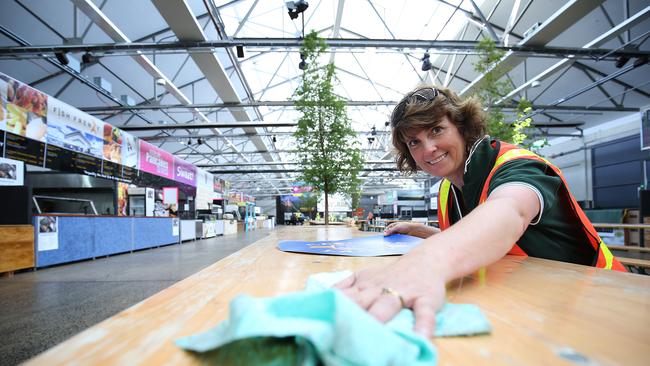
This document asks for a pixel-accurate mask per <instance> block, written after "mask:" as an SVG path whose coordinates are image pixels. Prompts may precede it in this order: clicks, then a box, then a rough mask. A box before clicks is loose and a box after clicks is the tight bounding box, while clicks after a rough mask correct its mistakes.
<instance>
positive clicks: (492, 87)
mask: <svg viewBox="0 0 650 366" xmlns="http://www.w3.org/2000/svg"><path fill="white" fill-rule="evenodd" d="M476 49H477V51H479V55H480V58H479V60H478V61H477V62H476V63H475V64H474V70H476V71H477V72H479V73H483V74H484V76H483V80H482V82H481V83H480V84H479V85H478V86H477V87H476V90H475V91H474V96H476V97H477V98H479V99H480V100H481V102H482V103H483V106H484V108H485V119H486V123H487V133H488V134H489V135H490V136H491V137H496V138H498V139H499V140H502V141H507V142H511V143H513V144H518V145H524V146H525V144H524V141H525V140H526V138H527V135H526V133H525V129H526V128H528V127H530V125H531V123H532V119H531V118H530V117H529V114H530V111H531V110H532V103H531V102H530V101H528V100H526V99H525V98H521V99H520V100H519V102H518V103H517V107H516V111H515V114H516V115H517V118H516V119H515V121H514V122H512V123H507V122H506V121H505V113H503V108H502V107H501V106H500V105H498V104H497V101H499V100H501V99H502V98H503V97H504V96H505V95H507V94H508V93H510V91H512V87H511V84H510V83H509V82H508V81H507V80H499V79H500V74H499V73H497V72H495V65H497V64H496V63H497V62H498V61H499V60H501V58H502V57H503V55H504V54H505V51H503V50H501V49H499V48H497V47H496V43H495V42H494V41H493V40H491V39H489V38H484V39H483V40H481V41H479V43H478V45H477V46H476Z"/></svg>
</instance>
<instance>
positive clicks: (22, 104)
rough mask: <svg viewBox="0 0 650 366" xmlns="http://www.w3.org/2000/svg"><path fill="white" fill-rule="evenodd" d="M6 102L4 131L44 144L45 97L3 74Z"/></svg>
mask: <svg viewBox="0 0 650 366" xmlns="http://www.w3.org/2000/svg"><path fill="white" fill-rule="evenodd" d="M0 78H2V79H3V80H4V82H5V83H6V88H5V90H6V102H3V104H5V106H4V108H5V110H4V111H3V114H6V115H5V116H4V120H5V123H4V130H6V131H7V132H11V133H13V134H16V135H20V136H24V137H28V138H30V139H34V140H39V141H43V142H45V140H46V138H47V99H48V98H47V95H46V94H43V93H41V92H40V91H38V90H36V89H34V88H32V87H30V86H29V85H26V84H23V83H21V82H19V81H17V80H14V79H12V78H10V77H8V76H6V75H4V74H1V75H0Z"/></svg>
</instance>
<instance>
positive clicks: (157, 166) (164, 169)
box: [140, 140, 174, 179]
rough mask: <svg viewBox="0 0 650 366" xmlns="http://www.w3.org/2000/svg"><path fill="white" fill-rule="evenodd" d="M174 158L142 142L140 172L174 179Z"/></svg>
mask: <svg viewBox="0 0 650 366" xmlns="http://www.w3.org/2000/svg"><path fill="white" fill-rule="evenodd" d="M173 169H174V156H173V155H172V154H170V153H168V152H167V151H165V150H162V149H159V148H157V147H155V146H153V145H151V144H150V143H148V142H146V141H143V140H140V170H142V171H145V172H148V173H151V174H155V175H158V176H161V177H164V178H168V179H174V172H173Z"/></svg>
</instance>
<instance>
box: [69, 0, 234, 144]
mask: <svg viewBox="0 0 650 366" xmlns="http://www.w3.org/2000/svg"><path fill="white" fill-rule="evenodd" d="M72 2H73V4H75V5H76V6H77V7H78V8H79V9H81V11H83V12H84V14H86V16H87V17H88V18H90V19H91V20H92V21H93V22H94V23H95V24H97V26H98V27H99V28H100V29H102V30H103V31H104V32H105V33H106V34H107V35H108V36H109V37H110V38H111V39H113V40H115V41H116V42H123V43H125V44H129V43H130V42H131V41H130V40H129V38H128V37H127V36H126V35H125V34H124V33H123V32H122V31H121V30H120V29H119V28H117V26H116V25H115V24H113V22H111V20H110V19H108V17H107V16H106V15H105V14H104V13H103V12H102V11H101V10H100V9H99V8H97V6H96V5H95V4H94V3H93V2H92V1H90V0H72ZM195 22H196V21H195ZM133 59H134V61H135V62H137V63H138V64H139V65H140V66H141V67H142V68H143V69H144V70H145V71H147V73H149V75H151V76H153V77H154V78H160V79H163V80H164V81H165V89H167V91H168V92H169V93H170V94H171V95H173V96H174V97H175V98H176V99H177V100H178V101H179V102H181V103H182V104H184V105H187V104H190V103H191V101H190V100H189V99H188V98H187V97H186V96H185V94H183V92H182V91H180V90H179V89H178V88H177V87H176V85H174V83H173V82H172V81H171V80H169V78H167V76H166V75H165V74H163V72H162V71H160V69H158V68H157V67H156V65H154V64H153V63H152V62H151V61H150V60H149V59H148V58H147V57H146V56H144V55H142V54H136V55H134V56H133ZM190 109H192V108H190ZM192 112H193V113H195V114H196V115H197V116H198V117H200V118H201V119H203V120H204V121H206V122H209V120H208V117H206V116H205V115H204V114H203V113H202V112H201V111H199V110H196V109H192ZM215 132H217V133H221V132H220V131H215ZM230 145H231V148H232V149H234V150H235V151H236V150H237V149H236V148H235V146H234V145H232V144H230Z"/></svg>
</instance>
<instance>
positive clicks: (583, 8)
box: [460, 0, 604, 95]
mask: <svg viewBox="0 0 650 366" xmlns="http://www.w3.org/2000/svg"><path fill="white" fill-rule="evenodd" d="M603 1H604V0H590V1H582V0H572V1H569V2H568V3H566V4H565V5H564V6H563V7H561V8H560V9H559V10H558V11H556V12H555V14H553V15H551V16H550V17H549V18H548V19H547V20H546V21H545V22H544V23H543V24H542V25H540V26H539V27H538V28H537V30H536V31H534V32H533V33H532V34H531V35H529V36H528V37H526V38H524V39H523V40H521V41H520V42H519V43H518V44H517V46H526V47H529V46H533V47H544V46H545V45H546V44H547V43H549V42H550V41H552V40H553V39H554V38H556V37H557V36H558V35H560V34H561V33H562V32H564V31H565V30H566V29H567V28H569V27H570V26H572V25H573V24H575V23H576V22H577V21H578V20H579V19H582V18H583V17H585V16H586V15H587V14H588V13H590V12H591V11H592V10H593V9H595V8H596V7H598V6H599V5H600V4H601V3H602V2H603ZM567 55H568V54H567ZM523 60H524V57H522V56H521V55H517V54H516V53H515V52H514V51H512V50H510V51H508V52H507V53H506V54H505V55H504V56H503V57H502V58H501V60H499V61H497V63H496V64H495V65H494V66H493V67H492V69H491V70H489V71H488V72H490V73H492V74H493V75H494V76H495V77H496V78H499V77H500V76H502V75H504V74H505V73H507V72H508V71H510V70H512V69H513V68H515V67H516V66H517V65H519V64H520V63H522V62H523ZM485 75H486V73H483V74H481V75H479V76H478V77H477V78H476V79H474V81H472V82H471V83H470V84H469V85H467V86H466V87H465V88H464V89H463V90H462V91H461V92H460V95H471V94H472V93H473V92H474V90H475V88H477V87H479V86H480V85H481V84H482V83H483V82H484V81H485Z"/></svg>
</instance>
